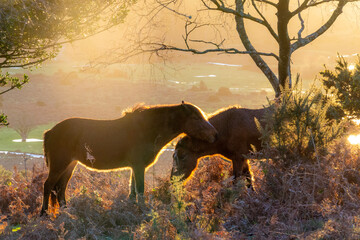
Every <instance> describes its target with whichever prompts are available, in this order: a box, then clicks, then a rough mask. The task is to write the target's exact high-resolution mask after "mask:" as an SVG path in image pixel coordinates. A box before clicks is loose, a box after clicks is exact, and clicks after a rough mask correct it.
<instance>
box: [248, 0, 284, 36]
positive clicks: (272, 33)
mask: <svg viewBox="0 0 360 240" xmlns="http://www.w3.org/2000/svg"><path fill="white" fill-rule="evenodd" d="M251 3H252V5H253V7H254V8H255V10H256V12H257V13H258V14H259V15H260V17H261V18H262V19H263V21H264V24H263V25H264V26H265V27H266V28H267V29H268V30H269V32H270V34H271V35H272V36H273V37H274V38H275V40H276V41H277V42H278V41H279V37H278V35H277V34H276V33H275V31H274V29H273V28H272V27H271V25H270V23H269V22H268V21H267V20H266V18H265V16H264V15H263V14H262V13H261V11H260V10H259V8H258V7H257V6H256V3H255V0H251Z"/></svg>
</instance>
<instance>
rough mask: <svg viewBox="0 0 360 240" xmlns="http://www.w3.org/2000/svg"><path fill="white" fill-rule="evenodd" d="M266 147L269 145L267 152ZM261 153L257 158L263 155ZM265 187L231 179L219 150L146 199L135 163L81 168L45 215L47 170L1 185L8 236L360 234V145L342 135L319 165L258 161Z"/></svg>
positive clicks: (2, 222)
mask: <svg viewBox="0 0 360 240" xmlns="http://www.w3.org/2000/svg"><path fill="white" fill-rule="evenodd" d="M262 154H264V153H262ZM263 156H264V155H261V153H259V154H257V156H253V157H254V158H255V157H259V158H262V157H263ZM251 164H252V170H253V173H254V177H255V183H254V184H255V191H252V190H249V189H247V188H246V186H245V183H244V181H243V180H238V181H236V182H234V181H233V179H232V178H231V177H230V175H231V164H230V163H228V162H226V161H224V160H223V159H221V158H220V157H218V156H215V157H208V158H204V159H202V160H201V162H200V164H199V168H198V169H197V170H196V172H195V174H194V175H193V177H192V178H191V179H190V180H189V181H188V182H186V184H182V183H181V182H178V181H173V182H172V183H170V181H169V180H168V175H166V174H161V175H160V176H158V180H157V181H156V186H157V187H156V188H153V187H152V186H148V187H147V189H146V193H145V195H146V197H147V199H146V204H145V206H138V205H137V204H135V203H133V202H131V201H130V200H128V198H127V194H128V177H129V173H128V172H126V171H122V172H112V173H97V172H90V171H88V170H86V169H84V168H82V167H78V168H77V170H76V172H75V174H74V176H73V178H72V180H71V182H70V184H69V188H68V191H67V194H68V207H67V208H66V209H59V210H57V213H56V217H54V215H52V216H51V217H39V212H40V207H41V197H42V184H43V182H44V180H45V177H46V173H45V172H41V171H37V170H36V169H35V170H34V171H33V173H32V176H30V177H29V178H28V179H29V180H26V179H25V178H24V177H23V176H22V174H21V173H19V172H16V171H15V172H14V173H13V176H12V178H11V179H10V180H11V181H10V182H11V184H10V183H9V182H4V183H2V184H1V185H0V211H1V212H0V214H1V217H0V232H1V234H0V238H1V239H359V238H360V176H359V170H360V158H359V149H357V148H354V147H351V146H349V145H347V144H343V143H337V144H334V145H333V146H332V147H331V148H330V149H329V154H327V155H326V156H324V157H321V158H319V159H318V160H317V162H316V163H308V162H306V163H304V162H302V161H300V160H299V161H298V162H296V161H294V162H292V163H291V164H290V165H289V164H287V165H286V166H285V164H282V161H276V162H273V161H271V160H264V159H263V160H253V161H251Z"/></svg>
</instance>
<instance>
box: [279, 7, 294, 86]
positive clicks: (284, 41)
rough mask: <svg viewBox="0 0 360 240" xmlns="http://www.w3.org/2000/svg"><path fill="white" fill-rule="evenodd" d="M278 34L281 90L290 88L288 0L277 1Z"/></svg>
mask: <svg viewBox="0 0 360 240" xmlns="http://www.w3.org/2000/svg"><path fill="white" fill-rule="evenodd" d="M277 8H278V12H277V17H278V24H277V27H278V34H279V64H278V74H279V84H280V87H281V90H282V91H286V90H288V89H290V88H291V84H290V83H291V79H290V78H291V72H290V60H291V59H290V57H291V44H290V38H289V33H288V24H289V21H290V18H291V13H290V11H289V0H279V3H278V7H277Z"/></svg>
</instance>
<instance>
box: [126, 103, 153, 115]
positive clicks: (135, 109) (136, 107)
mask: <svg viewBox="0 0 360 240" xmlns="http://www.w3.org/2000/svg"><path fill="white" fill-rule="evenodd" d="M148 108H149V107H148V106H145V103H137V104H136V105H134V106H133V107H128V108H126V109H125V110H124V111H123V112H122V116H127V115H129V114H133V113H137V112H142V111H144V110H145V109H148Z"/></svg>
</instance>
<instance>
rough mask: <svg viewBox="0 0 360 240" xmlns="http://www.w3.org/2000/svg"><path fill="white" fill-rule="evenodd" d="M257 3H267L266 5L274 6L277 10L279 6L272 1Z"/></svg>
mask: <svg viewBox="0 0 360 240" xmlns="http://www.w3.org/2000/svg"><path fill="white" fill-rule="evenodd" d="M256 1H257V2H260V3H266V4H269V5H270V6H273V7H275V8H277V4H276V3H273V2H271V1H268V0H256Z"/></svg>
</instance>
